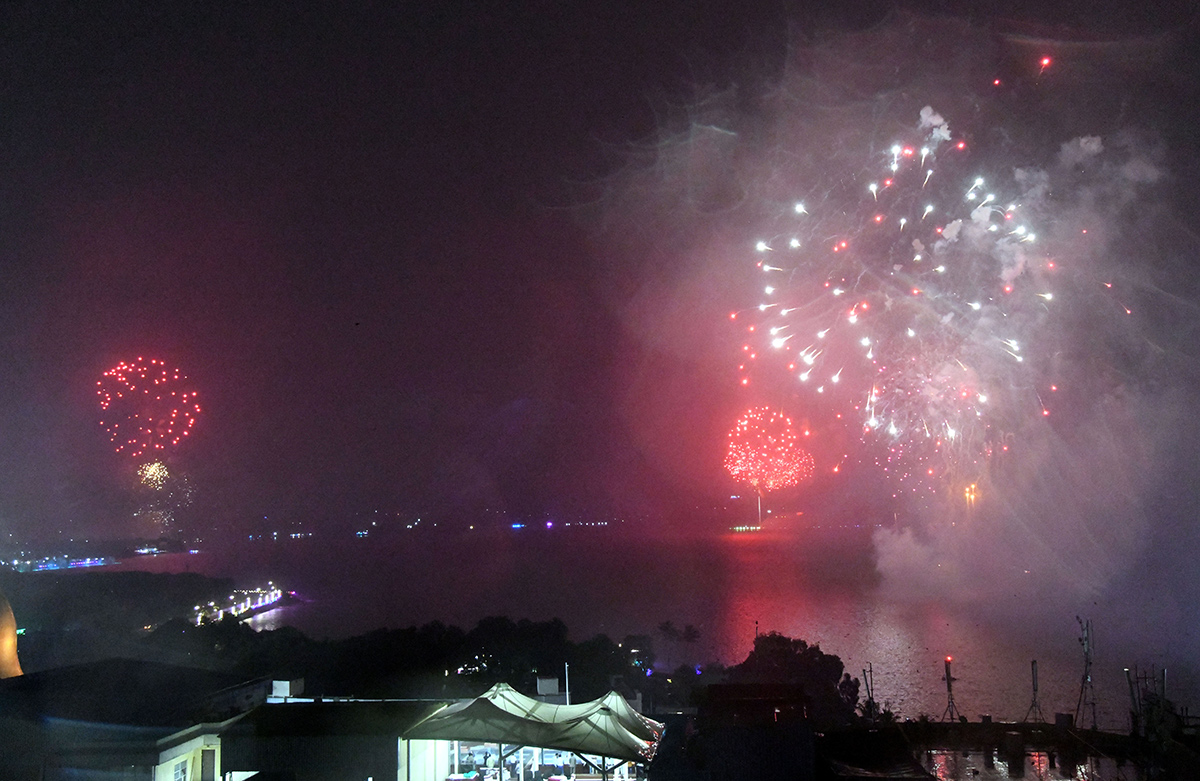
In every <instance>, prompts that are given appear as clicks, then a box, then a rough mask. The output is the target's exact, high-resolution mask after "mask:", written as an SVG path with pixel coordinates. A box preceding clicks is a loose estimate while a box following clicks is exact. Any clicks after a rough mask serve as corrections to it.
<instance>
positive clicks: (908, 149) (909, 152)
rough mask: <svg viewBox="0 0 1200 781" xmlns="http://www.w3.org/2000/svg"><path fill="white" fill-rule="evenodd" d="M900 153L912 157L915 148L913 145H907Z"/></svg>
mask: <svg viewBox="0 0 1200 781" xmlns="http://www.w3.org/2000/svg"><path fill="white" fill-rule="evenodd" d="M900 154H902V155H904V156H905V157H912V156H913V148H912V147H911V146H906V147H904V149H903V151H901V152H900Z"/></svg>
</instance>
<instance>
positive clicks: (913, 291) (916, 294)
mask: <svg viewBox="0 0 1200 781" xmlns="http://www.w3.org/2000/svg"><path fill="white" fill-rule="evenodd" d="M912 294H913V295H914V296H919V295H921V289H920V288H916V287H914V288H913V289H912Z"/></svg>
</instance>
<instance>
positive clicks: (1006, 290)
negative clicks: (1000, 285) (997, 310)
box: [1004, 285, 1013, 293]
mask: <svg viewBox="0 0 1200 781" xmlns="http://www.w3.org/2000/svg"><path fill="white" fill-rule="evenodd" d="M1012 290H1013V288H1012V285H1005V286H1004V292H1005V293H1011V292H1012Z"/></svg>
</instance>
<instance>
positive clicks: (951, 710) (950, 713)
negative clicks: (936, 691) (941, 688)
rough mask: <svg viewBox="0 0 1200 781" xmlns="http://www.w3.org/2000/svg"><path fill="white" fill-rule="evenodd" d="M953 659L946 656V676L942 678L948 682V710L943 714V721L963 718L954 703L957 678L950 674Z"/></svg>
mask: <svg viewBox="0 0 1200 781" xmlns="http://www.w3.org/2000/svg"><path fill="white" fill-rule="evenodd" d="M952 661H954V658H953V657H951V656H947V657H946V677H945V678H943V679H942V680H944V681H945V682H946V711H945V712H944V713H943V714H942V721H957V720H959V719H961V718H962V713H960V712H959V710H958V707H957V706H956V705H955V704H954V681H956V680H957V679H956V678H955V677H954V676H952V675H951V674H950V662H952Z"/></svg>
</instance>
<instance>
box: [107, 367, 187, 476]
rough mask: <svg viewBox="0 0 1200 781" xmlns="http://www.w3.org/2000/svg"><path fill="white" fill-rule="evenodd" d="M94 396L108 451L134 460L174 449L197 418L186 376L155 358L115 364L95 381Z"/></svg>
mask: <svg viewBox="0 0 1200 781" xmlns="http://www.w3.org/2000/svg"><path fill="white" fill-rule="evenodd" d="M96 395H97V396H98V397H99V400H100V412H101V417H100V425H101V427H103V428H104V430H105V431H107V432H108V435H109V439H110V440H111V441H112V443H113V446H114V449H115V450H116V452H118V453H124V454H128V455H129V456H131V457H133V458H135V459H140V458H142V457H143V456H146V455H149V454H152V453H162V452H165V451H166V450H167V449H168V448H172V447H175V446H176V445H178V444H179V443H180V442H182V441H183V440H184V439H185V438H186V437H188V436H189V435H190V434H191V432H192V430H193V428H194V426H195V425H196V418H197V416H198V415H199V414H200V405H199V404H198V403H197V401H196V391H194V390H192V389H191V386H190V385H189V383H188V380H187V377H185V376H184V375H183V373H182V372H180V370H179V369H172V368H169V367H168V366H167V364H166V363H164V362H163V361H160V360H158V359H155V358H151V359H149V360H146V359H143V358H138V359H137V360H136V361H133V362H131V363H126V362H125V361H122V362H121V363H118V364H117V365H116V366H114V367H113V368H111V369H109V370H108V371H106V372H104V374H103V376H102V377H101V378H100V380H98V381H97V382H96Z"/></svg>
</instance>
